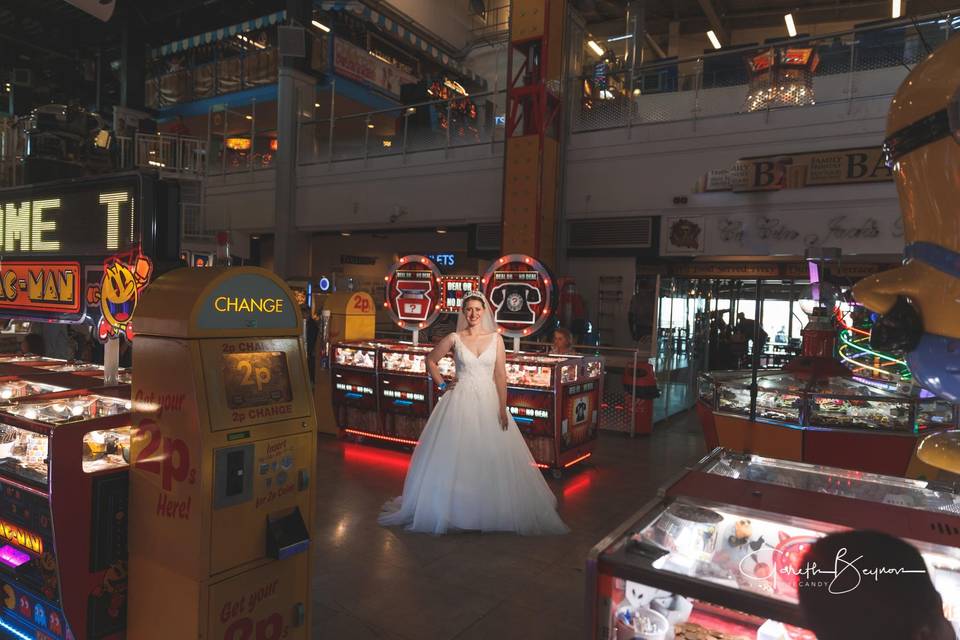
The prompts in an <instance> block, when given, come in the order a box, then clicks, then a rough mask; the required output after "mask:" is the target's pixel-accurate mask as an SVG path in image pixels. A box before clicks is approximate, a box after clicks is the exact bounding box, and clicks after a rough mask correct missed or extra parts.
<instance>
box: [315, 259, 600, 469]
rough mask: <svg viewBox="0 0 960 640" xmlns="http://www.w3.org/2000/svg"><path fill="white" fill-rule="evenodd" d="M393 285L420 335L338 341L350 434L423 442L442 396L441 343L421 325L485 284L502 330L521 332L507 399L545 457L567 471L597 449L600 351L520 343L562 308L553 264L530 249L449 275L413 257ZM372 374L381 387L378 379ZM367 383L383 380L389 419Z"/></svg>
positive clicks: (400, 312) (396, 303)
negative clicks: (436, 367) (558, 351)
mask: <svg viewBox="0 0 960 640" xmlns="http://www.w3.org/2000/svg"><path fill="white" fill-rule="evenodd" d="M387 284H388V286H387V292H388V300H387V302H386V303H385V305H386V308H387V309H388V311H389V312H390V313H391V316H392V317H393V320H394V322H395V323H396V324H397V326H399V327H401V328H405V329H409V330H411V331H413V332H414V341H413V343H412V344H411V343H406V342H399V343H393V342H386V341H377V342H342V343H340V344H338V345H336V346H335V347H334V351H333V352H334V356H335V358H334V361H333V363H332V364H333V366H334V379H335V380H336V381H337V384H343V385H345V388H344V389H343V395H342V396H340V397H339V398H337V400H335V402H334V406H335V407H336V409H337V412H338V421H339V426H340V428H341V429H342V430H343V432H344V433H345V434H347V435H349V436H352V437H356V438H360V439H364V438H370V439H372V440H385V441H388V442H396V443H399V444H406V445H414V444H416V442H417V440H418V439H419V437H420V433H421V432H422V431H423V427H424V426H425V424H426V421H427V418H428V417H429V415H430V411H431V410H432V409H433V407H434V406H435V404H436V402H437V401H438V400H439V397H440V395H439V393H438V392H437V389H436V388H435V386H434V385H433V383H432V381H431V380H430V377H429V375H428V374H427V368H426V356H427V354H428V353H429V352H430V350H431V347H428V346H419V345H418V344H416V342H418V337H419V336H418V333H419V331H420V330H422V329H425V328H427V327H428V326H429V325H430V324H431V323H432V322H433V321H434V320H436V318H437V316H438V315H439V314H440V313H457V312H459V307H460V303H461V301H462V298H463V294H464V293H465V292H466V291H469V290H473V289H475V288H479V289H480V290H482V291H483V292H484V294H485V295H486V296H487V299H488V300H489V301H490V302H491V304H492V305H493V308H494V315H495V319H496V322H497V323H498V327H499V331H500V332H501V334H503V335H504V336H506V337H508V338H513V342H512V346H513V350H512V351H508V353H507V357H506V369H507V405H508V410H509V411H510V413H511V414H512V415H513V417H514V419H515V421H516V422H517V425H518V426H519V427H520V430H521V431H522V432H523V435H524V438H525V439H526V441H527V444H528V445H529V447H530V450H531V452H532V453H533V456H534V459H535V460H536V461H537V464H538V466H540V467H541V468H543V469H551V470H552V471H553V472H554V473H555V474H556V475H559V474H560V473H561V471H562V469H565V468H568V467H570V466H573V465H574V464H577V463H578V462H581V461H583V460H586V459H587V458H589V457H590V455H591V454H592V451H593V447H594V443H595V441H596V436H597V423H598V417H599V408H600V402H599V401H600V398H601V397H602V391H603V390H602V384H603V365H602V363H601V362H600V360H599V359H598V358H593V357H589V356H569V355H563V356H560V355H549V354H547V355H542V354H535V353H521V352H520V351H519V341H520V339H521V338H522V337H528V336H531V335H533V334H534V333H535V332H536V331H538V330H539V329H540V328H541V327H542V326H543V325H544V324H545V323H546V322H547V320H549V318H550V314H551V312H552V308H551V305H550V300H551V299H552V295H553V285H552V279H551V278H550V275H549V273H548V272H547V271H546V269H545V268H544V267H543V265H541V264H540V263H539V262H538V261H536V260H534V259H533V258H531V257H529V256H520V255H516V256H504V257H502V258H500V259H498V260H497V261H496V262H494V263H493V265H492V266H491V268H490V269H489V270H488V271H487V273H486V274H485V275H483V276H449V277H443V276H440V275H439V272H438V270H436V268H435V267H434V266H433V265H432V263H431V262H430V261H429V259H427V258H425V257H423V256H407V257H405V258H403V259H401V260H400V261H399V262H398V263H397V264H396V265H394V267H393V268H392V269H391V271H390V274H389V275H388V276H387ZM508 346H510V345H508ZM371 359H372V360H373V362H374V363H375V366H373V367H371V366H370V361H371ZM440 368H441V373H442V374H443V375H444V376H446V377H452V376H454V375H455V365H454V363H453V360H452V358H450V357H449V356H448V357H446V358H444V359H443V360H441V362H440ZM357 376H362V378H358V377H357ZM371 379H375V380H376V382H377V386H375V387H371V386H370V385H369V381H370V380H371ZM361 380H363V381H366V382H367V383H366V384H361V382H360V381H361ZM346 385H351V388H350V389H346ZM358 386H359V387H365V388H366V389H370V388H375V389H377V398H376V399H377V401H378V403H379V412H380V413H379V421H374V419H373V416H372V411H373V408H374V404H373V402H372V400H371V399H370V398H369V397H368V396H369V394H365V393H364V391H363V389H359V390H358V389H357V388H356V387H358ZM347 394H350V395H347Z"/></svg>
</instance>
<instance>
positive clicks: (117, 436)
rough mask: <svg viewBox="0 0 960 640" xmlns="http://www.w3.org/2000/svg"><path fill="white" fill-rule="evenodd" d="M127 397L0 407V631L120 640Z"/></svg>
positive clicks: (61, 398)
mask: <svg viewBox="0 0 960 640" xmlns="http://www.w3.org/2000/svg"><path fill="white" fill-rule="evenodd" d="M130 436H131V416H130V388H129V387H128V386H123V387H110V388H101V389H98V390H97V391H96V392H95V393H91V392H88V391H62V392H51V393H46V394H41V395H35V396H31V397H27V398H20V399H17V400H15V401H13V402H11V403H10V404H7V405H6V406H3V407H0V496H2V498H0V530H2V532H3V533H2V536H0V544H2V546H0V581H2V582H3V591H4V593H5V595H6V601H5V602H4V604H5V607H4V608H3V610H2V614H0V628H3V629H4V630H6V631H7V632H10V633H12V634H14V637H18V638H26V637H30V638H33V637H36V638H58V639H69V638H121V637H123V630H124V628H125V626H126V590H127V589H126V587H127V584H126V579H127V570H126V547H127V540H126V536H127V500H128V499H127V477H128V472H127V469H128V466H129V461H130Z"/></svg>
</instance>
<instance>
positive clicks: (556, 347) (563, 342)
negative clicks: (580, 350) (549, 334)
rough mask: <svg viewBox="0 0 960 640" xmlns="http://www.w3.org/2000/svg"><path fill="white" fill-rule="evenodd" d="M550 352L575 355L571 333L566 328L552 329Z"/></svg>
mask: <svg viewBox="0 0 960 640" xmlns="http://www.w3.org/2000/svg"><path fill="white" fill-rule="evenodd" d="M550 353H556V354H558V355H576V353H577V352H576V350H575V349H574V348H573V334H572V333H570V331H569V330H568V329H564V328H563V327H557V328H556V329H554V330H553V346H551V347H550Z"/></svg>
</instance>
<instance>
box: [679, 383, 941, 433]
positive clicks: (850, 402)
mask: <svg viewBox="0 0 960 640" xmlns="http://www.w3.org/2000/svg"><path fill="white" fill-rule="evenodd" d="M751 382H752V378H751V373H750V372H749V371H742V372H716V373H713V372H711V373H703V374H700V377H699V380H698V389H699V397H700V401H701V402H703V403H705V404H707V405H708V406H709V407H711V408H713V409H714V410H715V411H716V412H719V413H726V414H733V415H740V416H749V415H750V414H751V409H754V411H755V418H756V419H757V420H763V421H771V422H778V423H784V424H790V425H796V426H809V427H828V428H841V429H862V430H878V431H889V432H901V433H917V432H920V431H923V430H925V429H928V428H936V427H950V426H953V425H955V424H956V423H957V418H958V412H957V409H956V406H955V405H952V404H950V403H948V402H944V401H942V400H938V399H937V398H934V397H931V396H930V394H928V393H926V392H925V391H924V390H922V389H921V388H919V387H913V388H908V389H905V390H902V391H900V390H897V391H890V390H886V389H882V388H879V387H877V386H873V385H870V384H866V383H865V382H862V381H859V380H856V379H853V378H843V377H830V378H823V379H813V380H811V379H803V378H800V377H797V376H795V375H793V374H790V373H786V372H780V371H778V372H775V373H769V372H761V373H760V374H759V375H758V376H757V394H756V404H755V405H753V401H752V397H751V393H750V387H751Z"/></svg>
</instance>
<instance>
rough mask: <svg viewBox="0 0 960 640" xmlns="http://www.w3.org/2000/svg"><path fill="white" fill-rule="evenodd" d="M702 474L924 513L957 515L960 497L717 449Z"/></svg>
mask: <svg viewBox="0 0 960 640" xmlns="http://www.w3.org/2000/svg"><path fill="white" fill-rule="evenodd" d="M699 467H700V468H701V469H702V470H703V472H704V473H707V474H711V475H715V476H720V477H724V478H733V479H737V480H748V481H751V482H761V483H765V484H772V485H776V486H780V487H789V488H791V489H802V490H804V491H812V492H815V493H826V494H830V495H836V496H844V497H846V498H854V499H856V500H864V501H867V502H876V503H880V504H890V505H897V506H901V507H908V508H911V509H923V510H924V511H943V512H945V513H951V514H960V495H958V494H957V493H955V492H953V491H949V490H946V489H944V488H941V487H938V486H937V485H931V483H929V482H927V481H926V480H914V479H910V478H896V477H893V476H885V475H880V474H877V473H864V472H862V471H851V470H849V469H838V468H836V467H828V466H824V465H814V464H807V463H804V462H793V461H790V460H775V459H773V458H765V457H763V456H758V455H750V454H743V453H737V452H733V451H727V450H724V449H717V450H716V451H714V452H713V453H711V454H710V455H708V456H707V457H706V458H705V459H704V460H703V461H702V462H701V464H700V465H699Z"/></svg>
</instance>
